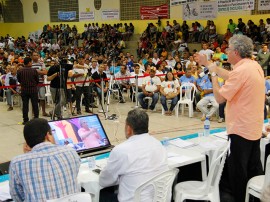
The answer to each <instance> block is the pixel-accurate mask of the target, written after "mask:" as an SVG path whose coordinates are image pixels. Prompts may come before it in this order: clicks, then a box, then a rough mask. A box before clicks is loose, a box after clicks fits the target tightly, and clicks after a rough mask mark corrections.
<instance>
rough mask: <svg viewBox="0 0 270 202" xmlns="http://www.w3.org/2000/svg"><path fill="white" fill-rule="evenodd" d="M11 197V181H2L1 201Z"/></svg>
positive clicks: (0, 189) (0, 184)
mask: <svg viewBox="0 0 270 202" xmlns="http://www.w3.org/2000/svg"><path fill="white" fill-rule="evenodd" d="M8 199H11V196H10V193H9V181H5V182H2V183H0V201H5V200H8Z"/></svg>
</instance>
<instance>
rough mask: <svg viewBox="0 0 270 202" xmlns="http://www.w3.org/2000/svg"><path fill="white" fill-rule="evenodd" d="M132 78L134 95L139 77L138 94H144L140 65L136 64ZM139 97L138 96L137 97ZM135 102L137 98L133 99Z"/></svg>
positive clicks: (131, 74)
mask: <svg viewBox="0 0 270 202" xmlns="http://www.w3.org/2000/svg"><path fill="white" fill-rule="evenodd" d="M130 76H131V77H133V76H134V78H130V84H131V86H132V93H133V92H135V91H136V79H135V76H138V92H142V82H143V79H144V78H143V73H142V72H141V70H140V65H139V64H134V72H131V73H130ZM135 96H137V95H135ZM133 102H135V97H134V98H133Z"/></svg>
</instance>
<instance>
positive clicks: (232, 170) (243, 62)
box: [195, 35, 265, 202]
mask: <svg viewBox="0 0 270 202" xmlns="http://www.w3.org/2000/svg"><path fill="white" fill-rule="evenodd" d="M252 51H253V42H252V40H251V39H250V38H248V37H247V36H244V35H235V36H233V37H232V38H230V40H229V48H228V49H227V53H228V62H229V63H231V64H232V65H233V70H232V71H230V72H229V71H227V70H225V69H223V68H221V67H218V66H217V65H216V64H215V63H212V62H211V61H208V60H207V57H206V55H202V54H199V53H196V54H195V61H196V62H198V63H199V64H200V65H203V66H205V67H207V68H208V69H209V71H210V73H211V76H212V82H213V92H214V96H215V99H216V101H217V102H218V103H224V102H225V101H227V106H226V127H227V133H228V135H229V139H230V141H231V146H230V153H229V156H228V157H227V159H226V163H225V167H224V171H223V174H222V177H221V182H220V190H221V201H222V202H225V201H230V202H233V201H235V202H244V201H245V193H246V185H247V182H248V180H249V179H250V178H252V177H253V176H257V175H261V174H262V164H261V161H260V139H261V136H262V127H263V115H264V114H263V110H264V99H265V95H264V89H265V87H264V74H263V71H262V68H261V66H260V65H259V64H258V63H257V62H256V61H253V60H251V57H252ZM218 77H221V78H223V79H224V80H225V84H224V85H223V86H221V87H220V86H219V84H218ZM223 193H224V195H223ZM225 193H226V195H227V196H229V198H228V199H227V200H226V199H225ZM223 196H224V197H223Z"/></svg>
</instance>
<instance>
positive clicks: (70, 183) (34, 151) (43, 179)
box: [9, 118, 80, 202]
mask: <svg viewBox="0 0 270 202" xmlns="http://www.w3.org/2000/svg"><path fill="white" fill-rule="evenodd" d="M23 133H24V138H25V141H26V144H25V146H24V152H25V154H22V155H19V156H17V157H15V158H14V159H13V160H12V161H11V163H10V168H9V174H10V181H9V186H10V195H11V197H12V199H13V200H14V201H17V202H18V201H19V202H20V201H28V202H30V201H34V202H37V201H47V200H50V199H56V198H60V197H63V196H65V195H69V194H73V193H76V192H79V186H78V184H77V175H78V172H79V167H80V157H79V156H78V155H77V153H76V151H75V150H73V149H72V148H70V147H65V146H57V145H55V144H54V137H53V136H52V133H51V128H50V126H49V124H48V121H47V120H45V119H40V118H37V119H33V120H31V121H29V122H27V123H26V125H25V127H24V131H23Z"/></svg>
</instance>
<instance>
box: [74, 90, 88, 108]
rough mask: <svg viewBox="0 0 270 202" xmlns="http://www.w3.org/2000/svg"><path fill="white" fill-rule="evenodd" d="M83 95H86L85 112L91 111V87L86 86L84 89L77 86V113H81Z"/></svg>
mask: <svg viewBox="0 0 270 202" xmlns="http://www.w3.org/2000/svg"><path fill="white" fill-rule="evenodd" d="M82 94H83V95H84V102H85V104H84V106H85V110H88V109H89V86H84V87H80V86H76V93H75V96H76V109H77V112H80V111H81V98H82Z"/></svg>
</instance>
